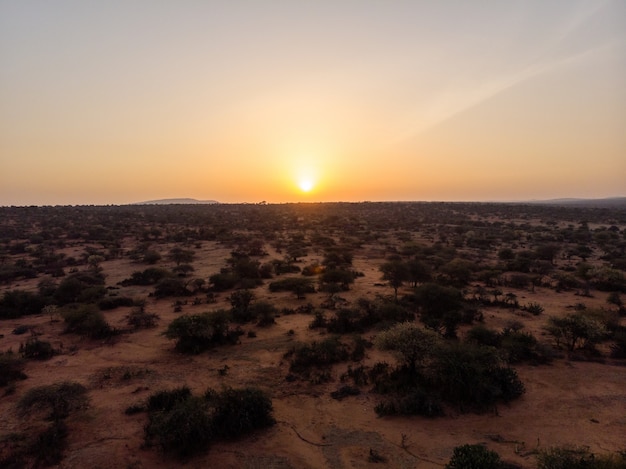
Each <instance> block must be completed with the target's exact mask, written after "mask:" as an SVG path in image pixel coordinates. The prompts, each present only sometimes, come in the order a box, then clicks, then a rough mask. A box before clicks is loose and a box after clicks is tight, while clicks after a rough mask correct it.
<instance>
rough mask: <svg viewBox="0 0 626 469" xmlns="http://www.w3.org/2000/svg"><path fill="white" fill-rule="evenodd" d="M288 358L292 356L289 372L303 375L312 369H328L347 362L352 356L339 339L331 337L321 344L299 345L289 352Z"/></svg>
mask: <svg viewBox="0 0 626 469" xmlns="http://www.w3.org/2000/svg"><path fill="white" fill-rule="evenodd" d="M286 356H292V359H291V365H290V367H289V370H290V371H291V372H294V373H302V372H306V371H308V370H309V369H310V368H312V367H326V366H328V365H332V364H333V363H338V362H342V361H345V360H347V359H348V358H349V356H350V354H349V352H348V349H347V347H346V346H345V345H344V344H342V343H341V342H340V341H339V339H338V338H337V337H329V338H328V339H325V340H323V341H321V342H315V341H314V342H311V343H310V344H298V345H296V346H294V347H293V348H292V349H291V350H290V351H289V352H287V354H286Z"/></svg>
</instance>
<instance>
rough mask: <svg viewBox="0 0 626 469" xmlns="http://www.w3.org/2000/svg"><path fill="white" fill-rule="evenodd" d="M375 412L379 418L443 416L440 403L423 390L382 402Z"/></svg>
mask: <svg viewBox="0 0 626 469" xmlns="http://www.w3.org/2000/svg"><path fill="white" fill-rule="evenodd" d="M374 410H375V411H376V413H377V414H378V415H379V416H385V415H421V416H423V417H439V416H442V415H443V409H442V407H441V404H440V403H439V401H438V400H437V399H434V398H432V397H431V396H429V395H428V394H427V393H426V392H424V391H423V390H421V389H415V390H413V391H411V392H409V393H407V394H404V395H401V396H398V397H396V398H394V399H390V400H387V401H385V402H380V403H379V404H377V405H376V407H374Z"/></svg>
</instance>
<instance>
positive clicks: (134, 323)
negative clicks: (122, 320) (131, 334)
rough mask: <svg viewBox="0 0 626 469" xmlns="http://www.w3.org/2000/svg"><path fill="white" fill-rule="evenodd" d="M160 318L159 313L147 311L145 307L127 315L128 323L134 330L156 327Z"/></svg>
mask: <svg viewBox="0 0 626 469" xmlns="http://www.w3.org/2000/svg"><path fill="white" fill-rule="evenodd" d="M159 319H160V318H159V315H158V314H156V313H147V312H146V311H145V310H144V309H143V308H138V309H136V310H134V311H132V312H131V313H130V314H129V315H128V316H126V320H127V324H128V325H129V326H130V327H132V328H133V329H134V330H138V329H149V328H151V327H156V323H157V321H158V320H159Z"/></svg>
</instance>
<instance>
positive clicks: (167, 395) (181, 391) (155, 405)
mask: <svg viewBox="0 0 626 469" xmlns="http://www.w3.org/2000/svg"><path fill="white" fill-rule="evenodd" d="M190 397H191V389H189V388H188V387H187V386H181V387H180V388H176V389H172V390H171V391H158V392H156V393H155V394H152V395H151V396H150V397H149V398H148V406H147V407H148V410H149V411H167V410H171V409H172V408H173V407H174V406H175V405H176V404H178V403H179V402H183V401H186V400H187V399H189V398H190Z"/></svg>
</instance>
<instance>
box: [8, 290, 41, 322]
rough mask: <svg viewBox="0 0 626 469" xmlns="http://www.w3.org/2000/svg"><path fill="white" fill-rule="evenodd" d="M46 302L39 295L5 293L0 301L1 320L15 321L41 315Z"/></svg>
mask: <svg viewBox="0 0 626 469" xmlns="http://www.w3.org/2000/svg"><path fill="white" fill-rule="evenodd" d="M45 304H46V300H45V298H43V297H42V296H40V295H38V294H37V293H32V292H28V291H24V290H9V291H5V292H4V295H3V296H2V298H1V299H0V319H15V318H19V317H22V316H25V315H28V314H39V313H40V312H41V309H42V308H43V307H44V306H45Z"/></svg>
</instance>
